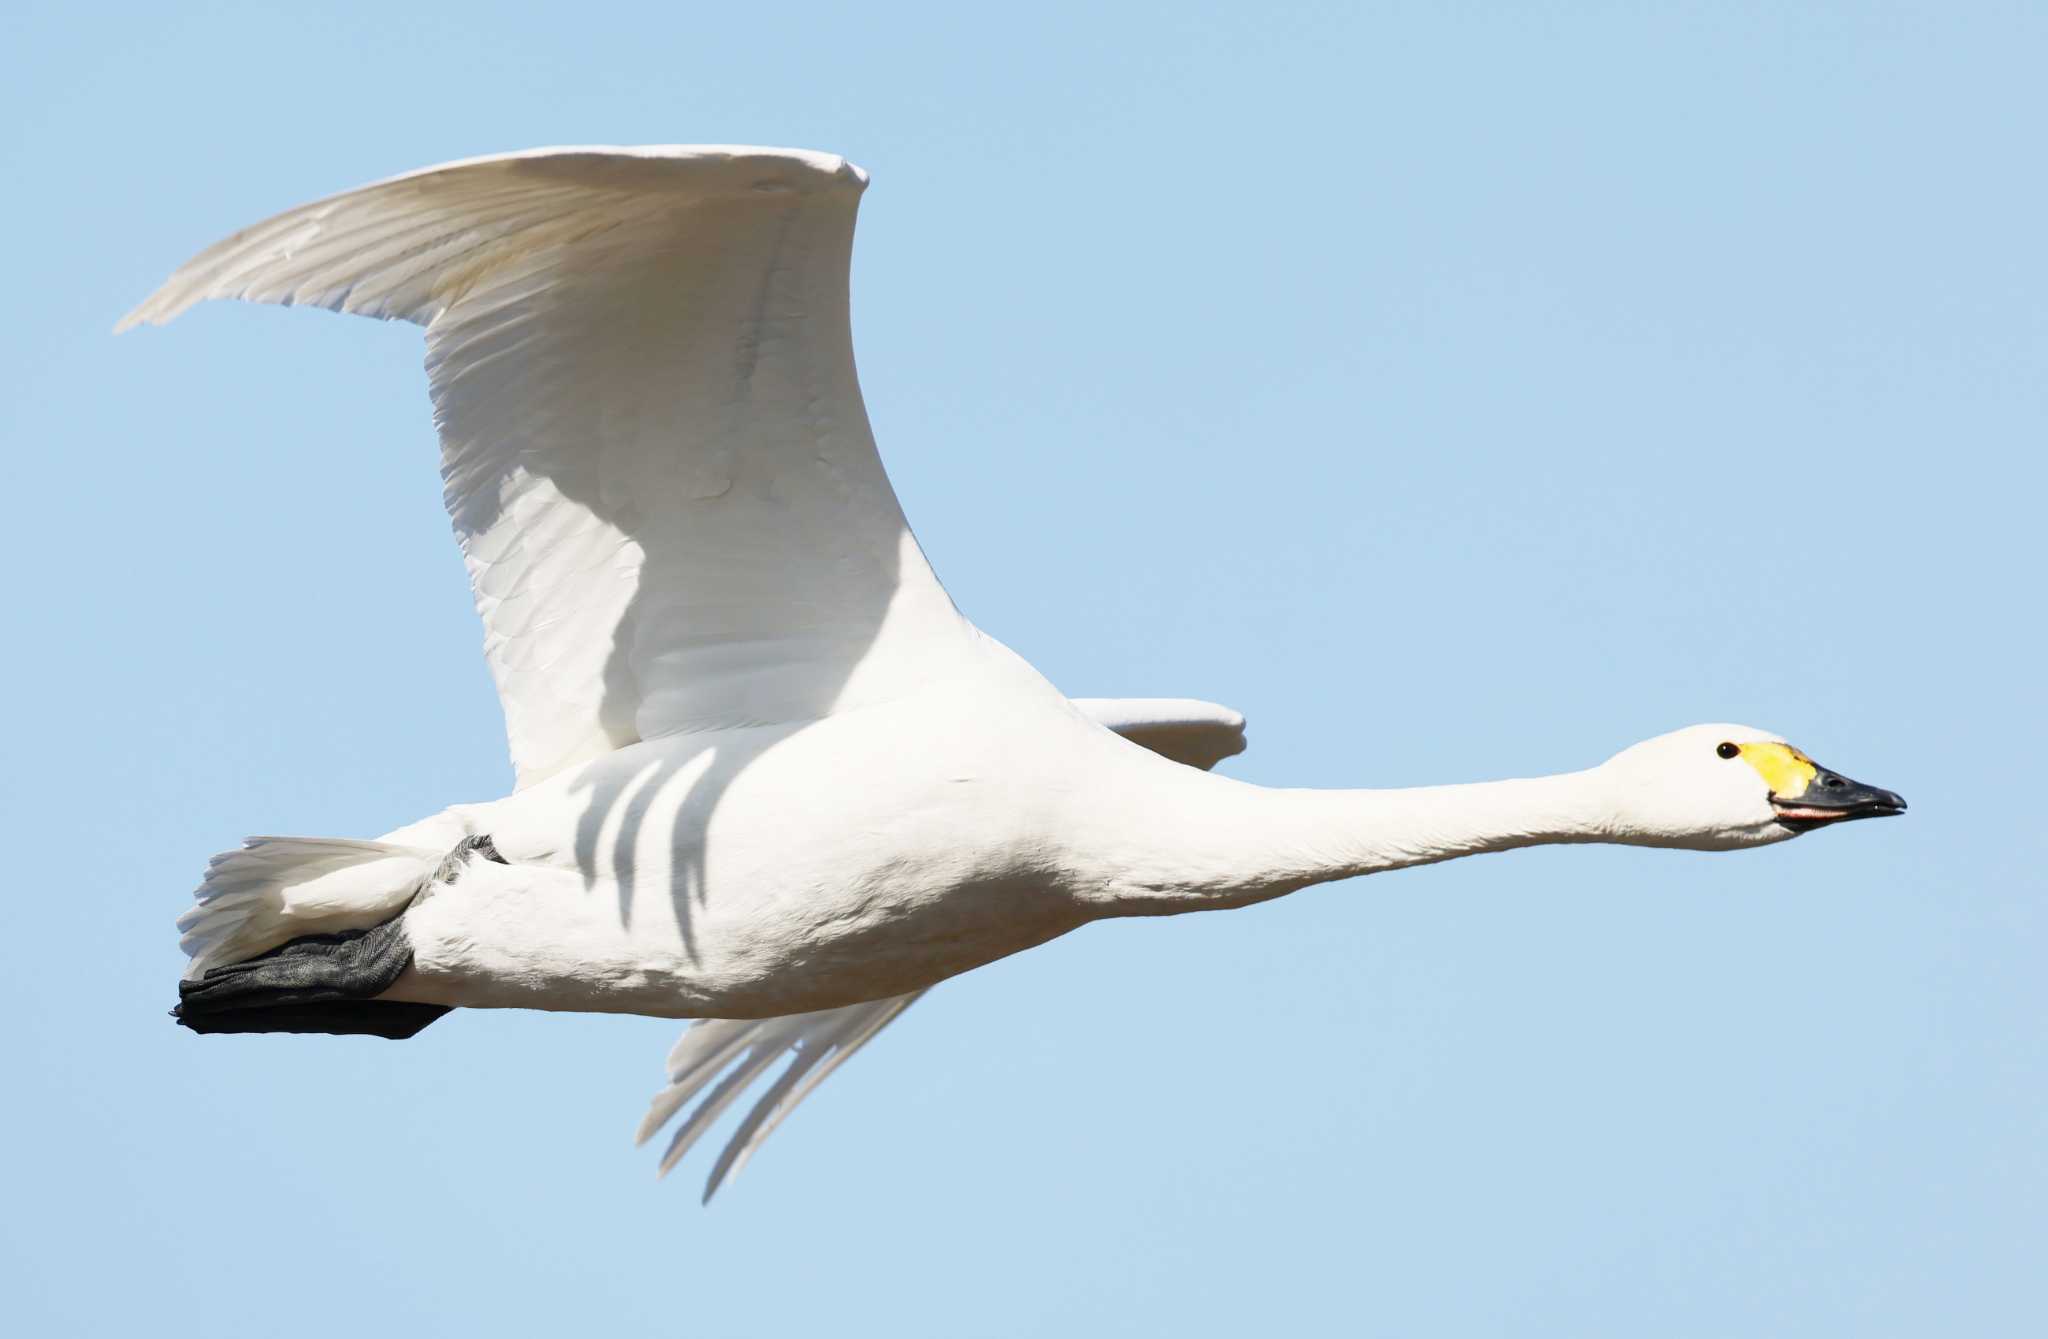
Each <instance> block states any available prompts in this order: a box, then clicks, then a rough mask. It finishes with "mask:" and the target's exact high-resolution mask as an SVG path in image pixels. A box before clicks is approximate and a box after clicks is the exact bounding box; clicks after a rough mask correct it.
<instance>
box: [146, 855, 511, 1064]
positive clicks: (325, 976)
mask: <svg viewBox="0 0 2048 1339" xmlns="http://www.w3.org/2000/svg"><path fill="white" fill-rule="evenodd" d="M472 856H480V857H481V858H483V859H485V860H491V861H495V862H496V863H498V864H501V865H502V864H504V863H505V858H504V857H503V856H501V855H499V854H498V851H497V848H496V847H495V846H493V845H492V844H491V839H490V838H489V837H488V836H477V837H468V838H465V839H464V840H462V841H461V842H459V843H457V844H456V846H455V849H454V850H452V851H450V852H449V853H448V856H447V858H446V859H445V860H443V861H442V862H441V865H440V868H439V869H437V870H436V871H435V872H434V878H433V880H432V882H433V883H434V884H447V883H454V882H455V881H456V879H457V878H459V877H460V876H461V873H462V867H463V865H464V864H465V863H467V861H468V860H469V859H470V857H472ZM411 965H412V941H411V940H410V939H408V938H407V937H406V933H405V912H404V911H400V912H399V913H398V914H397V915H396V916H393V917H392V918H391V919H389V920H387V921H385V922H383V923H382V924H380V925H373V926H370V927H369V928H367V929H360V930H341V931H337V932H335V933H333V934H313V935H303V936H301V937H300V938H297V939H294V940H292V941H291V942H289V943H286V944H280V945H279V946H278V947H276V948H274V949H271V950H270V951H269V952H267V953H259V954H257V955H256V956H255V957H253V958H250V959H248V960H247V961H246V962H236V963H229V964H227V965H226V966H222V967H215V968H212V969H210V970H208V971H207V972H206V974H205V975H203V976H201V977H198V978H197V979H194V980H186V981H180V982H179V983H178V1006H177V1008H175V1009H173V1010H172V1011H171V1016H172V1017H173V1018H175V1019H177V1020H178V1022H179V1024H180V1025H181V1026H184V1027H188V1028H191V1029H192V1030H193V1031H194V1032H319V1033H329V1034H333V1035H348V1036H373V1037H388V1038H390V1039H392V1040H394V1041H400V1040H403V1039H405V1038H407V1037H410V1036H412V1035H413V1034H414V1033H416V1032H418V1031H419V1030H420V1029H421V1028H423V1027H425V1026H426V1025H427V1024H429V1023H431V1022H433V1021H434V1020H435V1019H437V1018H439V1017H440V1016H441V1015H442V1014H445V1013H447V1012H448V1008H447V1006H445V1005H439V1004H414V1003H410V1002H406V1001H399V1000H380V999H378V998H376V997H377V996H379V995H381V994H383V993H384V992H385V991H386V990H389V989H390V988H391V986H392V983H393V982H395V981H397V980H398V978H399V976H400V975H401V974H402V973H403V972H404V971H405V969H406V968H407V967H410V966H411Z"/></svg>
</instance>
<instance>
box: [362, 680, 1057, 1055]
mask: <svg viewBox="0 0 2048 1339" xmlns="http://www.w3.org/2000/svg"><path fill="white" fill-rule="evenodd" d="M929 717H930V714H929V713H926V718H927V719H929ZM1052 728H1053V729H1055V730H1057V729H1058V728H1060V727H1059V725H1058V724H1057V723H1055V724H1054V726H1053V727H1052ZM988 729H989V728H988V727H984V726H976V727H974V728H970V729H961V728H958V727H957V726H956V727H955V728H951V729H946V728H934V729H931V730H929V731H928V732H925V733H923V734H922V735H920V736H918V737H914V738H910V739H905V738H904V737H903V732H902V731H901V730H900V729H892V728H890V725H889V723H888V721H887V719H886V717H885V716H883V715H882V714H879V713H877V714H873V715H870V716H867V717H863V718H861V719H858V720H851V721H842V720H836V719H833V720H827V721H822V722H817V723H814V724H812V725H810V726H807V727H805V728H803V729H801V730H782V731H778V730H746V731H728V732H722V733H719V734H716V735H710V736H697V737H689V738H679V739H671V740H664V741H657V742H655V743H649V744H641V745H635V746H633V747H632V748H629V749H626V750H622V751H621V752H620V753H618V754H616V755H613V756H611V757H609V758H605V759H600V760H599V761H598V762H596V763H593V764H591V765H590V766H588V767H586V768H584V769H582V770H581V771H579V772H578V773H576V774H575V775H573V776H571V777H568V778H558V779H556V780H553V781H550V782H547V783H544V784H543V785H542V786H539V787H535V788H533V789H532V790H529V791H524V792H521V793H520V794H519V795H516V796H513V797H512V798H510V799H508V800H505V801H501V802H499V803H497V804H495V805H488V806H480V807H478V808H477V809H475V810H471V811H468V814H467V817H468V820H469V821H470V822H471V823H473V824H474V825H475V827H476V830H478V831H484V832H489V833H490V835H491V837H492V839H493V841H494V842H495V843H496V846H497V849H498V850H499V851H500V852H501V853H502V854H503V855H504V857H505V858H506V860H507V861H509V862H510V863H508V864H506V865H494V864H490V863H488V862H472V863H471V864H470V865H469V866H468V867H467V868H465V869H464V870H463V871H462V872H461V874H460V875H459V876H458V877H457V878H456V879H455V880H454V881H453V882H452V883H450V884H447V885H443V886H437V887H435V888H434V889H432V890H431V891H430V892H429V893H428V894H427V895H426V896H424V897H423V898H422V899H421V900H420V901H419V902H417V903H416V904H415V905H414V906H413V907H412V909H411V910H410V911H408V912H407V914H406V922H405V928H406V931H407V934H408V936H409V937H410V939H411V941H412V944H413V950H414V965H413V969H412V970H411V971H410V972H408V974H407V976H406V978H405V979H403V980H401V981H400V983H399V984H398V986H397V987H394V989H393V990H392V991H391V992H390V994H389V995H388V996H387V997H388V998H397V999H411V1000H419V1001H424V1002H431V1003H437V1004H455V1005H467V1006H472V1007H512V1008H542V1009H570V1010H592V1011H602V1012H624V1013H643V1014H653V1015H657V1016H664V1017H720V1018H746V1017H767V1016H773V1015H779V1014H789V1013H799V1012H808V1011H811V1010H815V1009H826V1008H835V1007H838V1006H841V1005H846V1004H853V1003H859V1002H862V1001H866V1000H873V999H880V998H883V997H886V996H890V995H897V994H902V993H905V992H908V991H912V990H917V989H920V988H922V987H924V986H928V985H931V984H933V983H934V982H936V981H939V980H942V979H944V978H945V977H948V976H952V975H955V974H957V973H959V972H963V971H966V970H968V969H970V968H973V967H978V966H981V965H983V964H985V963H988V962H991V961H993V960H995V959H997V958H1000V957H1003V956H1006V955H1007V954H1010V953H1015V952H1017V951H1019V950H1021V949H1024V948H1029V947H1031V946H1032V945H1035V944H1040V943H1043V942H1045V941H1046V940H1048V939H1051V938H1054V937H1056V936H1058V935H1060V934H1064V933H1065V932H1066V931H1068V930H1071V929H1073V928H1075V927H1076V926H1078V925H1080V924H1082V923H1083V922H1084V921H1085V920H1086V919H1088V913H1087V912H1086V911H1085V909H1084V906H1083V903H1082V902H1081V901H1080V900H1079V899H1077V898H1075V897H1074V896H1073V895H1072V890H1071V889H1070V888H1068V887H1067V886H1066V884H1067V880H1066V879H1064V878H1063V877H1062V876H1061V873H1060V862H1059V861H1058V860H1057V859H1055V858H1053V857H1052V856H1051V855H1050V854H1049V851H1050V842H1049V841H1048V840H1047V838H1046V836H1045V834H1046V833H1048V832H1049V831H1051V830H1052V828H1053V827H1054V826H1056V822H1055V820H1053V819H1052V818H1051V816H1050V815H1051V810H1052V808H1053V807H1054V804H1053V795H1052V793H1051V792H1049V791H1048V789H1047V787H1046V786H1045V785H1044V784H1043V782H1042V780H1040V779H1039V778H1040V777H1041V776H1042V771H1041V769H1039V768H1037V767H1036V766H1035V765H1034V764H1033V761H1032V760H1033V758H1034V756H1035V755H1037V754H1038V753H1040V752H1042V751H1043V750H1042V748H1041V746H1040V745H1039V744H1037V743H1035V742H1033V741H1034V739H1035V738H1036V736H1037V733H1038V732H1030V733H1028V734H1027V735H1026V736H1025V737H1023V738H1020V739H1011V740H1007V741H1006V740H1005V739H1004V738H1002V737H1000V735H1001V730H1002V728H1001V727H1000V726H998V727H996V730H997V734H998V736H999V737H997V738H990V737H989V733H988ZM881 730H887V731H888V734H889V737H888V738H887V739H886V740H879V739H876V738H874V737H873V736H874V735H875V734H876V732H877V731H881Z"/></svg>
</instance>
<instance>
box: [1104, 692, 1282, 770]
mask: <svg viewBox="0 0 2048 1339" xmlns="http://www.w3.org/2000/svg"><path fill="white" fill-rule="evenodd" d="M1074 705H1075V706H1077V707H1079V708H1080V709H1081V712H1082V714H1083V715H1086V716H1089V717H1092V718H1093V719H1094V721H1095V723H1096V724H1097V725H1101V726H1104V727H1106V728H1108V729H1111V730H1114V731H1116V732H1117V733H1118V734H1120V735H1122V736H1123V737H1124V738H1125V739H1128V740H1130V741H1131V742H1132V743H1134V744H1143V745H1144V746H1145V747H1146V748H1148V749H1151V750H1152V751H1153V752H1154V753H1159V754H1163V755H1165V756H1166V757H1169V758H1171V759H1173V760H1174V761H1175V762H1183V763H1186V764H1187V765H1188V766H1190V767H1199V768H1201V769H1202V770H1203V771H1205V772H1206V771H1208V770H1209V769H1210V768H1212V767H1214V766H1215V765H1216V764H1217V763H1219V762H1222V761H1223V760H1224V759H1225V758H1234V757H1236V756H1237V755H1238V754H1240V753H1243V752H1244V748H1245V739H1244V717H1243V716H1242V715H1240V714H1239V713H1237V712H1234V711H1232V710H1231V709H1230V708H1229V707H1224V706H1219V705H1217V704H1216V703H1214V702H1203V701H1201V700H1199V699H1197V698H1191V697H1077V698H1075V699H1074Z"/></svg>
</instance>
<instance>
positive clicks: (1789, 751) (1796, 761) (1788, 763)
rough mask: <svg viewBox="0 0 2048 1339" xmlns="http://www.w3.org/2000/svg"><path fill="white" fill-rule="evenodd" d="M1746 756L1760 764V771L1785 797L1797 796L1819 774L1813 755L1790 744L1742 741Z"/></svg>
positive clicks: (1773, 791)
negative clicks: (1810, 755) (1745, 742)
mask: <svg viewBox="0 0 2048 1339" xmlns="http://www.w3.org/2000/svg"><path fill="white" fill-rule="evenodd" d="M1736 747H1737V748H1739V749H1741V750H1742V760H1743V761H1744V762H1746V763H1748V764H1749V765H1750V766H1751V767H1754V768H1756V771H1757V775H1758V776H1760V777H1762V778H1763V779H1764V784H1765V785H1767V786H1769V787H1770V788H1771V794H1773V795H1775V796H1777V797H1778V798H1779V799H1781V800H1796V799H1798V798H1799V797H1800V796H1801V795H1804V794H1805V793H1806V787H1807V784H1808V783H1809V782H1811V781H1812V780H1813V778H1814V777H1815V776H1816V775H1818V774H1819V772H1820V768H1818V767H1816V766H1815V765H1814V762H1813V759H1811V758H1809V757H1807V756H1806V755H1805V754H1804V753H1801V752H1800V751H1799V750H1798V749H1795V748H1793V747H1792V746H1791V745H1790V744H1738V745H1736Z"/></svg>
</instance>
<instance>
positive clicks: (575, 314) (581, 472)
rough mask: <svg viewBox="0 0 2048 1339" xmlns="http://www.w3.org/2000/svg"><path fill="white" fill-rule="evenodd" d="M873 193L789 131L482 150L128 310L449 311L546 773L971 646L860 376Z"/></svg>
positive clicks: (481, 561) (756, 718) (431, 318)
mask: <svg viewBox="0 0 2048 1339" xmlns="http://www.w3.org/2000/svg"><path fill="white" fill-rule="evenodd" d="M866 182H867V177H866V175H865V174H864V173H862V172H861V171H860V169H858V168H856V167H854V166H853V165H852V164H850V163H848V162H846V161H845V160H844V159H842V158H837V157H833V156H830V155H826V154H817V153H805V152H800V151H795V150H785V149H754V148H732V147H708V148H707V147H656V148H637V149H617V148H583V149H540V150H534V151H531V152H527V153H519V154H507V155H501V156H497V157H490V158H478V159H471V160H468V161H466V162H460V163H452V164H449V165H446V166H443V167H435V168H428V169H425V170H423V171H419V172H414V173H410V174H407V175H405V176H402V177H396V178H393V179H391V180H389V181H385V182H381V183H378V184H376V185H372V186H366V187H363V188H362V189H359V190H355V191H350V192H347V193H346V194H342V195H338V196H334V197H331V198H329V199H326V200H322V201H318V202H316V203H314V204H310V205H305V206H302V207H301V208H298V209H294V210H291V211H288V212H287V213H284V214H280V215H278V216H277V217H276V218H273V219H271V220H269V221H268V222H265V223H260V224H257V225H256V226H255V227H252V228H249V229H246V230H244V231H243V232H240V233H237V234H236V235H235V236H233V237H231V238H228V239H227V240H226V241H224V242H221V243H220V244H218V245H216V246H214V247H211V248H209V249H208V250H206V251H204V252H202V253H201V254H200V255H198V256H197V257H195V258H194V259H193V260H192V261H191V262H189V263H188V264H187V265H185V266H184V267H183V268H182V269H180V270H179V271H178V272H177V273H176V274H175V275H173V276H172V277H171V279H170V280H169V282H167V283H166V284H165V285H164V286H163V288H161V289H160V290H158V292H157V293H156V294H155V295H153V296H152V297H151V298H150V299H149V300H148V301H146V302H144V303H143V304H142V305H141V306H140V307H138V308H136V310H135V311H134V312H132V313H131V314H130V315H129V316H128V317H127V319H126V320H124V321H123V322H122V326H121V328H124V329H125V328H127V327H128V326H131V325H135V324H137V323H141V322H153V323H162V322H164V321H168V320H170V319H171V318H172V317H174V316H176V315H178V314H179V313H180V312H182V311H184V310H185V309H187V308H188V307H190V306H192V305H193V304H194V303H197V302H199V301H201V300H203V299H207V298H245V299H250V300H253V301H259V302H276V303H283V304H288V305H289V304H302V305H310V306H319V307H326V308H329V309H332V310H336V311H345V312H355V313H359V314H362V315H367V316H377V317H382V318H386V319H402V320H409V321H415V322H418V323H420V324H422V325H424V326H426V328H427V371H428V375H429V380H430V383H431V388H432V393H433V401H434V417H435V422H436V424H437V426H438V427H439V429H440V433H441V446H442V459H441V471H442V477H443V480H444V483H445V496H446V500H447V504H448V511H449V515H450V516H451V517H452V519H453V520H454V524H455V533H456V536H457V537H458V539H459V540H460V541H461V544H462V551H463V554H464V556H465V559H466V561H467V564H468V568H469V575H470V581H471V584H472V586H473V588H474V590H475V594H476V604H477V611H478V612H479V613H480V614H481V615H482V616H483V621H484V630H485V633H484V651H485V655H486V656H487V658H488V659H489V661H490V665H491V671H492V674H493V675H494V677H495V679H496V681H497V685H498V692H499V695H500V697H501V698H502V699H503V702H504V707H505V719H506V727H507V732H508V734H509V735H510V741H511V748H512V758H513V763H514V765H515V767H516V768H517V769H518V774H519V784H520V785H521V786H522V787H523V786H527V785H531V784H532V783H533V782H535V781H537V780H539V779H541V778H543V777H546V776H549V775H551V774H553V773H555V772H558V771H561V770H562V769H564V768H567V767H570V766H573V765H575V764H577V763H579V762H583V761H585V760H587V759H590V758H593V757H596V756H598V755H600V754H603V753H606V752H609V751H611V750H613V749H616V748H619V747H622V746H624V745H626V744H629V743H632V742H634V741H635V740H639V739H646V738H652V737H655V736H659V735H664V734H671V733H675V732H679V731H687V730H697V729H710V728H718V727H724V726H733V725H751V724H762V723H769V722H785V721H797V720H808V719H814V718H816V717H818V716H821V715H824V714H826V713H828V712H831V711H834V710H838V709H844V708H847V707H852V706H858V705H863V704H867V703H871V702H875V701H880V700H885V699H887V698H890V697H894V696H897V695H899V694H901V693H904V692H906V691H909V690H910V689H912V688H914V687H915V686H916V685H917V684H919V683H922V682H926V681H929V680H930V679H933V678H935V677H939V676H943V675H947V674H951V673H955V672H959V671H960V670H961V669H962V668H963V667H964V666H966V665H967V664H969V663H970V661H971V659H972V656H971V651H970V648H971V646H972V644H973V640H974V638H975V636H976V634H975V633H974V631H973V630H972V628H971V627H969V626H968V625H967V624H966V622H965V621H964V620H963V619H961V617H960V616H959V614H958V613H957V612H956V611H955V610H954V608H953V605H952V602H951V601H950V600H949V599H948V598H947V597H946V594H945V592H944V590H942V589H941V588H940V586H939V584H938V581H937V580H936V578H934V577H933V575H932V573H931V569H930V568H929V567H928V566H927V565H926V563H925V560H924V557H923V554H922V553H921V552H920V551H919V549H918V547H917V544H916V542H915V540H914V539H913V538H912V537H911V534H910V531H909V528H908V527H907V526H906V524H905V522H904V519H903V513H902V510H901V508H900V507H899V506H898V504H897V501H896V496H895V493H894V492H893V491H892V490H891V489H890V487H889V481H888V479H887V477H886V476H885V475H884V473H883V471H882V465H881V461H880V459H879V457H878V456H877V455H876V451H875V444H874V439H873V437H872V435H871V434H870V432H869V429H868V421H867V411H866V409H865V407H864V406H863V404H862V402H861V396H860V387H859V384H858V382H857V381H856V379H855V375H854V363H853V346H852V339H851V334H850V329H849V325H848V313H847V268H848V261H849V258H850V256H851V251H852V245H853V227H854V214H855V211H856V209H857V207H858V204H859V200H860V194H861V191H862V189H863V188H864V187H865V185H866Z"/></svg>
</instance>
